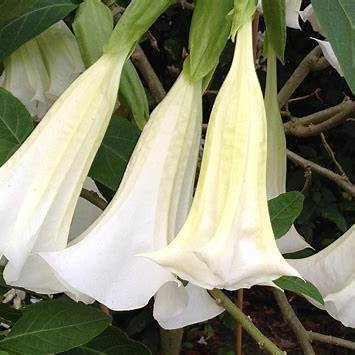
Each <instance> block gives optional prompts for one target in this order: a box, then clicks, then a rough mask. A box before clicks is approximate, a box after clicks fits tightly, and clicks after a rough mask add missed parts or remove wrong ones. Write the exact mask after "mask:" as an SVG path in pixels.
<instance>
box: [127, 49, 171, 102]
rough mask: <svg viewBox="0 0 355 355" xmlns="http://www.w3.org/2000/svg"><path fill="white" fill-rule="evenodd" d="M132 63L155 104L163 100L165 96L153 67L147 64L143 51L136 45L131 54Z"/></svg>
mask: <svg viewBox="0 0 355 355" xmlns="http://www.w3.org/2000/svg"><path fill="white" fill-rule="evenodd" d="M131 59H132V62H133V64H134V65H135V66H136V67H137V69H138V70H139V72H140V73H141V74H142V76H143V78H144V81H145V83H146V84H147V86H148V88H149V91H150V93H151V94H152V96H153V98H154V99H155V101H156V103H158V102H160V101H161V100H163V98H164V96H165V95H166V91H165V89H164V87H163V85H162V83H161V82H160V80H159V78H158V76H157V74H156V73H155V71H154V69H153V67H152V66H151V64H150V63H149V60H148V58H147V56H146V55H145V53H144V51H143V49H142V48H141V47H140V46H139V45H138V46H137V47H136V49H135V51H134V52H133V54H132V57H131Z"/></svg>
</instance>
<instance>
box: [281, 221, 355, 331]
mask: <svg viewBox="0 0 355 355" xmlns="http://www.w3.org/2000/svg"><path fill="white" fill-rule="evenodd" d="M354 243H355V225H353V226H352V227H351V228H350V229H349V230H348V231H347V232H346V233H344V235H342V236H341V237H340V238H339V239H337V240H336V241H335V242H333V243H332V244H331V245H329V246H328V247H327V248H325V249H323V250H322V251H320V252H318V253H316V254H314V255H312V256H309V257H307V258H304V259H289V260H288V262H289V263H290V264H291V265H292V266H293V267H295V268H296V269H297V270H298V271H299V272H300V274H301V275H302V276H303V277H304V278H305V279H306V280H309V281H311V282H312V283H313V284H314V285H315V286H316V287H317V288H318V290H319V291H320V293H321V294H322V296H323V298H324V301H325V304H324V308H325V309H326V310H327V311H328V312H329V314H330V315H331V316H332V317H334V318H335V319H338V320H339V321H341V322H342V323H343V324H344V325H346V326H351V327H355V313H354V312H352V310H354V309H355V297H354V287H355V284H354V276H355V263H354V257H353V250H354ZM312 303H313V304H315V302H313V301H312ZM315 305H316V306H318V307H320V305H318V304H315ZM320 308H323V307H320Z"/></svg>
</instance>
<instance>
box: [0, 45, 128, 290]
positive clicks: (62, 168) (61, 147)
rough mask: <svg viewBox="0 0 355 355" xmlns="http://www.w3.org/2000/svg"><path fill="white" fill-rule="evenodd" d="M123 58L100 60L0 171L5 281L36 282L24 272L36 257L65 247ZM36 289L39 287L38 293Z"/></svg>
mask: <svg viewBox="0 0 355 355" xmlns="http://www.w3.org/2000/svg"><path fill="white" fill-rule="evenodd" d="M127 55H128V52H126V53H120V54H117V55H112V54H105V55H103V56H102V57H101V58H100V59H99V60H98V61H97V62H96V63H95V64H94V65H93V66H91V67H90V68H89V69H88V70H87V71H85V72H84V73H83V74H82V75H81V76H80V77H79V78H78V79H77V80H75V82H74V83H73V84H72V85H71V86H70V87H69V88H68V89H67V90H66V91H65V92H64V94H63V95H62V96H61V97H60V98H59V99H58V100H57V101H56V103H55V104H54V105H53V106H52V107H51V109H50V110H49V111H48V112H47V114H46V115H45V117H44V118H43V120H42V121H41V122H40V123H39V125H38V126H37V127H36V129H35V130H34V131H33V132H32V134H31V135H30V136H29V137H28V139H27V140H26V141H25V142H24V144H23V145H22V146H21V147H20V148H19V150H17V151H16V152H15V154H14V155H13V156H12V157H11V158H10V159H9V160H8V161H7V162H6V163H5V164H4V165H3V166H2V167H1V168H0V196H1V200H0V215H2V216H6V218H3V219H2V223H1V225H0V253H1V254H2V255H4V256H5V257H6V259H7V260H8V263H7V265H6V267H5V270H4V278H5V280H6V282H7V283H8V284H11V285H14V286H18V285H19V284H20V283H21V280H22V279H24V280H27V276H28V277H29V278H31V277H35V278H39V277H40V274H41V271H39V270H38V269H36V268H33V269H32V268H31V267H30V266H29V265H27V264H26V262H27V261H28V258H29V256H30V255H31V254H32V253H33V252H36V251H50V250H58V248H61V247H62V248H64V247H65V246H66V245H67V238H68V232H69V228H70V222H71V220H72V216H73V213H74V208H75V205H76V202H77V199H78V197H79V194H80V190H81V188H82V185H83V182H84V180H85V178H86V176H87V173H88V170H89V168H90V165H91V163H92V161H93V159H94V157H95V154H96V151H97V149H98V147H99V145H100V143H101V140H102V138H103V135H104V133H105V130H106V128H107V125H108V123H109V120H110V117H111V114H112V111H113V108H114V105H115V102H116V97H117V90H118V86H119V81H120V75H121V71H122V67H123V64H124V62H125V60H126V57H127ZM41 287H45V285H42V286H41Z"/></svg>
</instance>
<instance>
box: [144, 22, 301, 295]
mask: <svg viewBox="0 0 355 355" xmlns="http://www.w3.org/2000/svg"><path fill="white" fill-rule="evenodd" d="M266 148H267V141H266V117H265V109H264V103H263V97H262V93H261V89H260V86H259V82H258V79H257V76H256V72H255V68H254V61H253V50H252V22H251V19H249V20H248V21H247V23H246V24H244V25H243V26H242V27H241V28H240V30H239V32H238V37H237V43H236V48H235V53H234V59H233V63H232V66H231V69H230V71H229V73H228V75H227V77H226V79H225V81H224V83H223V85H222V88H221V90H220V92H219V94H218V96H217V98H216V102H215V104H214V107H213V109H212V113H211V118H210V124H209V127H208V132H207V138H206V146H205V151H204V155H203V160H202V166H201V172H200V177H199V180H198V185H197V190H196V194H195V197H194V200H193V203H192V207H191V210H190V213H189V215H188V218H187V221H186V223H185V224H184V226H183V227H182V229H181V231H180V232H179V234H178V235H177V237H176V238H175V239H174V240H173V241H172V242H171V243H170V244H169V245H168V247H166V248H164V249H162V250H160V251H157V252H154V253H145V257H147V258H149V259H151V260H154V261H155V262H156V263H157V264H159V265H161V266H164V267H166V268H168V269H169V270H171V271H172V272H174V273H175V274H177V275H178V276H179V277H181V278H182V279H185V280H188V281H190V282H192V283H194V284H196V285H199V286H201V287H203V288H207V289H211V288H226V289H229V290H235V289H239V288H243V287H251V286H252V285H255V284H261V283H269V282H271V281H272V280H274V279H276V278H278V277H280V276H281V275H298V273H297V272H296V271H295V270H294V269H293V268H292V267H290V266H289V265H288V264H287V263H286V261H285V260H284V259H283V257H282V255H281V254H280V252H279V251H278V249H277V246H276V242H275V238H274V235H273V231H272V227H271V222H270V219H269V213H268V207H267V199H266V153H267V152H266Z"/></svg>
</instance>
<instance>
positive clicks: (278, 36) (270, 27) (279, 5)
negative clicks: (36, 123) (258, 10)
mask: <svg viewBox="0 0 355 355" xmlns="http://www.w3.org/2000/svg"><path fill="white" fill-rule="evenodd" d="M263 13H264V20H265V25H266V33H267V38H268V45H271V46H272V48H273V49H274V51H275V53H276V55H277V57H278V58H279V59H280V61H281V62H283V61H284V53H285V46H286V20H285V0H263Z"/></svg>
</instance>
